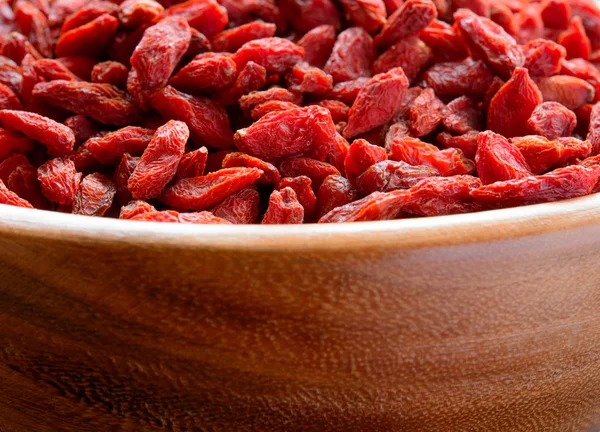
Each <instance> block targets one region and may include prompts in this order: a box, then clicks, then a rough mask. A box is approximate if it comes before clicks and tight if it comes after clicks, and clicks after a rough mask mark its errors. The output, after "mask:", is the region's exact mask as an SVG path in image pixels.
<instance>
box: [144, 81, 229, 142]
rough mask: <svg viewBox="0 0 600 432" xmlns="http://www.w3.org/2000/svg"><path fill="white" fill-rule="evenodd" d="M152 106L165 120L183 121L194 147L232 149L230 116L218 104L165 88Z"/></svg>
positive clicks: (168, 87)
mask: <svg viewBox="0 0 600 432" xmlns="http://www.w3.org/2000/svg"><path fill="white" fill-rule="evenodd" d="M151 103H152V106H153V107H154V108H155V109H156V110H157V111H158V112H160V113H161V116H163V117H164V118H166V119H175V120H180V121H182V122H185V123H186V124H187V125H188V127H189V129H190V136H191V138H192V141H194V143H195V144H196V145H197V146H202V145H206V146H208V147H212V148H221V149H222V148H229V147H231V146H232V135H233V132H232V131H231V125H230V124H229V117H228V116H227V112H226V111H225V109H224V108H223V107H222V106H221V105H219V104H218V103H217V102H214V101H213V100H211V99H208V98H203V97H200V96H195V97H193V96H190V95H187V94H185V93H181V92H179V91H177V90H175V89H174V88H172V87H170V86H167V87H165V88H163V89H162V90H161V91H160V92H158V93H156V94H155V95H154V96H153V97H152V101H151Z"/></svg>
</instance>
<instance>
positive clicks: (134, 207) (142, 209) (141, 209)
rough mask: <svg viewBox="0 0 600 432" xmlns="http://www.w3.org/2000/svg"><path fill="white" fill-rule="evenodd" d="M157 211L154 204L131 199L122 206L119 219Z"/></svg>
mask: <svg viewBox="0 0 600 432" xmlns="http://www.w3.org/2000/svg"><path fill="white" fill-rule="evenodd" d="M155 211H156V209H155V208H154V206H152V205H150V204H148V203H147V202H146V201H140V200H138V201H131V202H130V203H129V204H127V205H125V206H123V207H121V212H120V213H119V219H133V218H134V217H136V216H137V215H140V214H144V213H150V212H155Z"/></svg>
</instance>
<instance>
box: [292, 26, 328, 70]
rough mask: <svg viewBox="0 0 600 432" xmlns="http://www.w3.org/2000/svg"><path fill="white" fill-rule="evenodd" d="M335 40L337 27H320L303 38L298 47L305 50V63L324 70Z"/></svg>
mask: <svg viewBox="0 0 600 432" xmlns="http://www.w3.org/2000/svg"><path fill="white" fill-rule="evenodd" d="M335 40H336V35H335V27H334V26H332V25H320V26H318V27H315V28H313V29H312V30H310V31H309V32H308V33H306V34H305V35H304V36H302V38H301V39H300V40H299V41H298V46H300V47H302V48H304V61H306V62H307V63H308V64H309V65H312V66H316V67H318V68H323V67H325V63H326V62H327V59H329V56H330V55H331V52H332V50H333V45H334V44H335Z"/></svg>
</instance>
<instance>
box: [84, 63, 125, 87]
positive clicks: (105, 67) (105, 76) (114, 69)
mask: <svg viewBox="0 0 600 432" xmlns="http://www.w3.org/2000/svg"><path fill="white" fill-rule="evenodd" d="M128 74H129V69H127V67H126V66H125V65H122V64H121V63H119V62H115V61H106V62H102V63H98V64H96V65H95V66H94V68H93V69H92V75H91V78H92V82H94V83H100V84H112V85H114V86H115V87H118V88H120V89H124V88H125V86H126V85H127V75H128Z"/></svg>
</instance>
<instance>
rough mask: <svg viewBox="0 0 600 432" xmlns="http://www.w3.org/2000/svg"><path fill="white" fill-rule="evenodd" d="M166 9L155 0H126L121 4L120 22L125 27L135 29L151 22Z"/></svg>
mask: <svg viewBox="0 0 600 432" xmlns="http://www.w3.org/2000/svg"><path fill="white" fill-rule="evenodd" d="M164 10H165V8H164V7H162V5H161V4H160V3H158V2H155V1H154V0H125V1H124V2H123V3H121V4H120V5H119V22H120V23H121V25H122V26H123V27H125V28H130V29H135V28H137V27H141V26H143V25H146V24H151V23H152V22H153V21H154V20H155V19H156V18H157V17H158V16H159V15H160V14H161V13H163V12H164Z"/></svg>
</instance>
